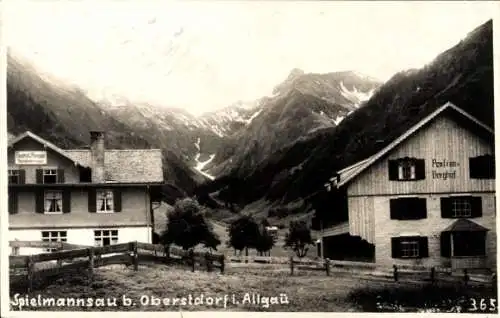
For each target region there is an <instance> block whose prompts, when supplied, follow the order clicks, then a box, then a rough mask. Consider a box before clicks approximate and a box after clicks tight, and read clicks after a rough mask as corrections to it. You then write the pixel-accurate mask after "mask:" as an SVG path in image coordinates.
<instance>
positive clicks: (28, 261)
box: [26, 255, 35, 293]
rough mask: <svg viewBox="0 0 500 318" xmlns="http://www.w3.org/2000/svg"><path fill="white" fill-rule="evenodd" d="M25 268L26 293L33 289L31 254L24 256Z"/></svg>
mask: <svg viewBox="0 0 500 318" xmlns="http://www.w3.org/2000/svg"><path fill="white" fill-rule="evenodd" d="M26 270H27V276H28V277H27V280H28V293H29V292H31V291H33V278H34V274H35V273H34V263H33V258H32V256H31V255H30V256H28V258H26Z"/></svg>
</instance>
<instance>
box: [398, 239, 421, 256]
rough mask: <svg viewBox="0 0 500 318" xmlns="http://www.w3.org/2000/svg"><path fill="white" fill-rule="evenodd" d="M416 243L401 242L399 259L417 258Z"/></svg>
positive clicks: (417, 247) (417, 248) (417, 249)
mask: <svg viewBox="0 0 500 318" xmlns="http://www.w3.org/2000/svg"><path fill="white" fill-rule="evenodd" d="M419 249H420V248H419V246H418V241H416V240H413V241H401V257H405V258H406V257H418V255H419V253H418V252H419Z"/></svg>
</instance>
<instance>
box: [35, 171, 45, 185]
mask: <svg viewBox="0 0 500 318" xmlns="http://www.w3.org/2000/svg"><path fill="white" fill-rule="evenodd" d="M36 183H43V169H36Z"/></svg>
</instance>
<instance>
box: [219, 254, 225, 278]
mask: <svg viewBox="0 0 500 318" xmlns="http://www.w3.org/2000/svg"><path fill="white" fill-rule="evenodd" d="M225 259H226V256H225V255H224V254H222V255H221V257H220V272H221V274H223V273H224V262H225Z"/></svg>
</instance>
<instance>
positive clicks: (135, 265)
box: [132, 241, 139, 272]
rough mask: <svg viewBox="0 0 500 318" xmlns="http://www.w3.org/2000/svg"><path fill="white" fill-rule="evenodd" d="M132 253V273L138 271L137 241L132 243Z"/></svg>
mask: <svg viewBox="0 0 500 318" xmlns="http://www.w3.org/2000/svg"><path fill="white" fill-rule="evenodd" d="M132 248H133V249H132V253H134V254H133V255H134V271H136V272H137V270H138V269H139V254H138V253H137V241H135V242H133V245H132Z"/></svg>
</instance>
